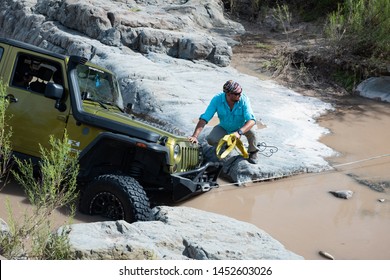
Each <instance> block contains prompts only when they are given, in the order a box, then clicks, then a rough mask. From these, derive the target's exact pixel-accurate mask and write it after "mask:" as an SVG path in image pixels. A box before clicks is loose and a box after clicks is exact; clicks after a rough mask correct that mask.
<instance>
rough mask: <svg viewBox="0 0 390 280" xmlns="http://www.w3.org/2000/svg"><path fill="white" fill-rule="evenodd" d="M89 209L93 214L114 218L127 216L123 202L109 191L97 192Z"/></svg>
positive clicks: (119, 218)
mask: <svg viewBox="0 0 390 280" xmlns="http://www.w3.org/2000/svg"><path fill="white" fill-rule="evenodd" d="M89 211H90V213H91V214H92V215H100V216H103V217H106V218H109V219H113V220H124V218H125V211H124V209H123V205H122V202H121V201H120V200H119V199H118V198H117V197H116V196H115V195H113V194H112V193H109V192H101V193H98V194H96V195H95V196H94V197H93V198H92V200H91V204H90V207H89Z"/></svg>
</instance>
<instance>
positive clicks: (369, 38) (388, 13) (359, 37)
mask: <svg viewBox="0 0 390 280" xmlns="http://www.w3.org/2000/svg"><path fill="white" fill-rule="evenodd" d="M389 30H390V2H389V1H388V0H368V1H367V0H345V2H344V4H343V5H339V6H338V8H337V10H336V11H334V12H332V13H331V14H330V15H329V16H328V24H327V26H326V29H325V31H326V35H327V36H328V38H329V39H330V40H331V42H332V46H333V47H334V48H335V49H336V51H339V52H342V51H343V50H348V51H349V52H350V53H352V54H355V55H361V56H363V57H370V56H371V57H377V58H381V57H382V58H387V59H388V58H389V57H390V33H389Z"/></svg>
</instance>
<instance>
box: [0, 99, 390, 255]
mask: <svg viewBox="0 0 390 280" xmlns="http://www.w3.org/2000/svg"><path fill="white" fill-rule="evenodd" d="M353 102H354V103H355V104H353V108H355V109H354V110H346V111H342V112H338V113H337V114H330V115H327V116H326V117H323V118H322V119H321V120H320V124H321V125H322V126H324V127H328V128H329V129H331V131H332V133H331V134H329V135H327V136H325V137H323V139H322V141H323V142H324V143H325V144H327V145H328V146H330V147H332V148H334V149H335V150H337V151H339V152H340V153H341V155H340V156H339V157H335V158H330V159H328V160H329V161H330V162H331V163H332V164H333V166H336V167H337V168H335V169H334V170H331V171H327V172H323V173H315V174H303V175H299V176H294V177H290V178H285V179H280V180H275V181H272V182H261V183H252V184H248V185H246V186H245V187H236V186H234V185H232V184H230V183H228V182H224V181H222V180H221V181H220V185H221V186H220V188H218V189H214V190H212V191H210V192H208V193H205V194H202V195H200V196H198V197H196V198H194V199H192V200H189V201H186V202H185V203H183V204H181V205H183V206H190V207H194V208H198V209H202V210H206V211H211V212H215V213H220V214H223V215H227V216H230V217H233V218H236V219H239V220H242V221H246V222H250V223H252V224H255V225H256V226H258V227H259V228H261V229H263V230H265V231H266V232H268V233H269V234H270V235H271V236H273V237H274V238H275V239H277V240H279V241H280V242H281V243H282V244H283V245H284V246H285V247H286V248H287V249H289V250H291V251H293V252H295V253H297V254H299V255H301V256H303V257H304V258H306V259H323V257H321V256H320V255H319V254H318V252H319V251H320V250H322V251H326V252H328V253H329V254H331V255H333V256H334V257H335V258H336V259H390V237H389V234H388V233H389V232H390V189H389V188H388V189H387V190H386V191H385V192H377V191H374V190H372V189H370V188H369V187H367V186H365V185H362V184H358V183H357V182H356V180H355V179H353V178H355V177H357V178H359V179H362V180H370V181H373V182H377V183H378V182H379V183H380V182H390V172H389V171H390V157H389V156H387V157H385V156H382V157H378V156H380V155H386V154H390V144H389V139H390V129H389V128H390V104H381V103H377V102H374V101H369V100H366V99H360V98H355V99H354V101H353ZM259 129H261V128H260V127H259ZM362 160H363V161H362ZM348 174H350V175H348ZM351 174H352V176H351ZM332 190H352V191H353V192H354V195H353V197H352V198H351V199H349V200H345V199H340V198H336V197H334V196H333V195H331V194H330V193H329V191H332ZM379 199H384V202H379V201H378V200H379ZM6 200H8V201H10V203H11V205H12V211H13V213H14V215H15V217H16V219H18V220H20V221H21V220H22V219H23V214H24V213H25V211H29V204H28V202H27V200H26V197H25V196H24V194H23V191H22V190H21V189H20V188H19V187H18V186H17V185H15V184H13V183H11V184H9V185H7V186H6V187H5V188H3V189H2V190H1V192H0V217H1V218H3V219H5V220H7V207H6V203H5V201H6ZM67 214H68V212H67V211H66V210H63V209H62V210H60V211H57V212H56V213H54V215H53V217H52V220H53V221H54V226H59V225H61V224H64V223H65V222H66V221H67ZM99 220H101V218H99V217H90V216H86V215H82V214H80V213H77V215H76V217H75V219H74V220H73V221H72V222H74V223H80V222H93V221H99Z"/></svg>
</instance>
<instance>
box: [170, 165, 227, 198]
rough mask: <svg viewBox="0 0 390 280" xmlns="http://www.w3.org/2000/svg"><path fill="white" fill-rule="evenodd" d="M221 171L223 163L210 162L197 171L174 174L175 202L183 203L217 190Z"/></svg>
mask: <svg viewBox="0 0 390 280" xmlns="http://www.w3.org/2000/svg"><path fill="white" fill-rule="evenodd" d="M221 169H222V163H219V162H208V163H206V164H205V165H203V166H201V167H199V168H197V169H194V170H191V171H186V172H180V173H175V174H172V180H173V200H174V201H182V200H185V199H187V198H189V197H191V196H194V195H196V194H199V193H203V192H207V191H209V190H211V189H212V188H217V187H218V184H217V179H218V176H219V173H220V172H221Z"/></svg>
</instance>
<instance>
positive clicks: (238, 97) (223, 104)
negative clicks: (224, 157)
mask: <svg viewBox="0 0 390 280" xmlns="http://www.w3.org/2000/svg"><path fill="white" fill-rule="evenodd" d="M215 113H217V114H218V118H219V121H220V123H219V124H218V125H216V126H215V127H214V128H213V129H212V131H211V132H210V134H209V135H208V136H207V137H206V140H207V142H208V143H209V144H210V145H212V146H214V147H216V146H217V145H218V142H219V140H220V139H221V138H222V137H223V136H225V135H226V134H232V133H234V134H235V136H236V137H237V138H241V136H242V135H245V136H246V138H247V139H248V144H249V146H248V152H249V158H248V161H249V162H250V163H253V164H255V163H257V152H258V149H257V146H256V145H257V139H256V133H255V132H254V131H253V129H252V128H253V127H254V125H255V124H256V118H255V116H254V114H253V111H252V107H251V104H250V101H249V98H248V96H246V95H245V94H244V93H243V92H242V88H241V86H240V85H239V83H237V82H234V81H232V80H229V81H227V82H226V83H225V84H224V85H223V92H221V93H218V94H217V95H215V96H214V97H213V99H212V100H211V102H210V104H209V106H208V107H207V109H206V111H205V112H204V113H203V114H202V115H200V118H199V121H198V124H197V125H196V127H195V131H194V133H193V134H192V136H190V137H188V139H189V140H190V141H191V142H192V143H197V142H198V136H199V134H200V133H201V131H202V130H203V128H204V127H205V125H206V124H207V123H208V122H209V121H210V120H211V119H212V118H213V116H214V115H215Z"/></svg>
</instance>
